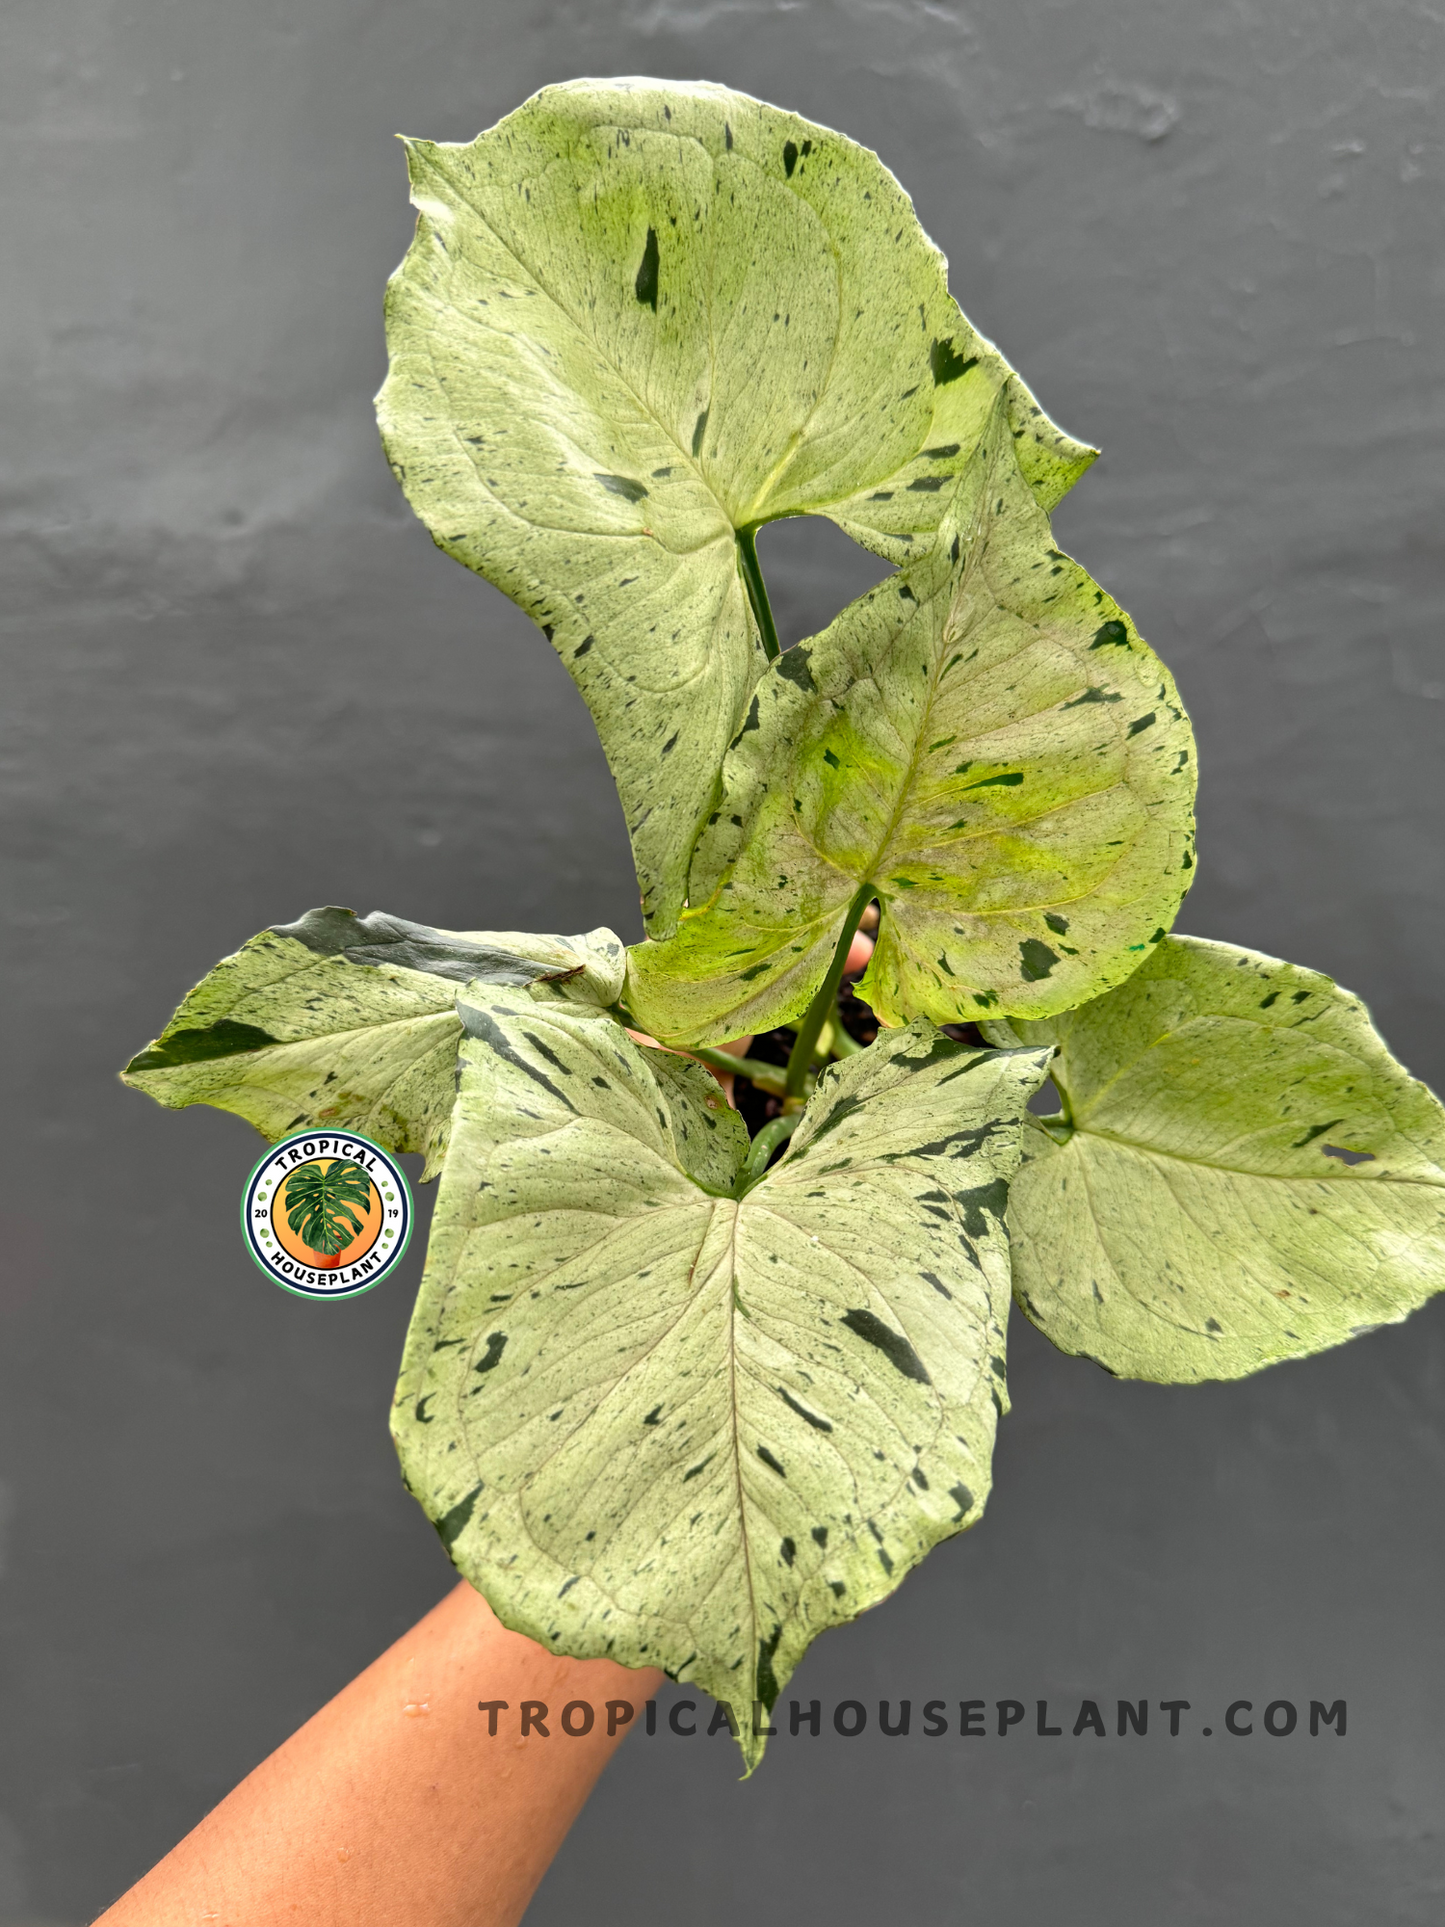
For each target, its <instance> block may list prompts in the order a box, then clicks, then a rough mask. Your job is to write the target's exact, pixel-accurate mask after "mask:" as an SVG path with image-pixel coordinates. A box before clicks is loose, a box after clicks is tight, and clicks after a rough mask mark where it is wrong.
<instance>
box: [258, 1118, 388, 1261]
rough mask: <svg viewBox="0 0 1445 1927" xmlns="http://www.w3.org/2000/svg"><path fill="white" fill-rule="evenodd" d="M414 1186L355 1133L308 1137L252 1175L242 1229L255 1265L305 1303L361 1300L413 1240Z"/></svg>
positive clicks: (294, 1140) (278, 1148) (288, 1141)
mask: <svg viewBox="0 0 1445 1927" xmlns="http://www.w3.org/2000/svg"><path fill="white" fill-rule="evenodd" d="M411 1216H412V1205H411V1187H410V1185H409V1184H408V1183H407V1181H406V1173H405V1172H404V1171H403V1170H402V1169H401V1167H400V1166H399V1165H398V1164H397V1163H396V1162H395V1160H394V1159H393V1158H392V1157H391V1156H390V1155H389V1154H388V1153H387V1152H385V1151H383V1150H382V1148H381V1146H380V1145H379V1144H373V1143H372V1141H371V1139H370V1138H366V1137H361V1136H359V1135H358V1134H357V1133H356V1132H355V1131H348V1132H343V1133H341V1134H340V1135H337V1134H335V1133H332V1132H324V1133H323V1132H320V1131H312V1132H307V1131H302V1132H298V1133H297V1135H296V1136H295V1137H288V1138H283V1139H282V1140H281V1142H280V1143H279V1144H273V1145H272V1146H271V1149H270V1150H269V1151H268V1152H267V1153H266V1155H265V1157H263V1158H262V1160H261V1162H260V1163H259V1164H258V1165H257V1166H256V1168H255V1170H254V1171H253V1172H252V1173H251V1177H250V1181H249V1183H248V1184H247V1186H246V1190H245V1195H244V1196H243V1198H242V1200H241V1229H242V1231H243V1233H244V1234H245V1239H246V1248H247V1250H248V1251H249V1252H250V1254H251V1256H252V1257H253V1258H254V1259H255V1260H256V1263H257V1264H258V1265H259V1266H260V1267H261V1269H262V1271H264V1272H265V1274H266V1276H267V1277H268V1278H269V1279H271V1281H272V1283H273V1284H278V1285H280V1287H281V1288H282V1290H283V1291H294V1292H296V1293H297V1294H298V1295H299V1296H300V1297H302V1298H355V1297H356V1296H357V1295H358V1294H359V1293H360V1292H363V1291H370V1290H371V1288H372V1286H373V1285H379V1284H380V1283H381V1281H382V1279H383V1278H384V1277H385V1276H386V1274H387V1273H388V1272H389V1271H390V1270H391V1269H392V1267H393V1266H394V1265H395V1264H396V1262H397V1260H398V1259H399V1258H400V1257H401V1254H402V1253H403V1252H404V1251H405V1250H406V1247H407V1241H408V1240H409V1239H410V1237H411Z"/></svg>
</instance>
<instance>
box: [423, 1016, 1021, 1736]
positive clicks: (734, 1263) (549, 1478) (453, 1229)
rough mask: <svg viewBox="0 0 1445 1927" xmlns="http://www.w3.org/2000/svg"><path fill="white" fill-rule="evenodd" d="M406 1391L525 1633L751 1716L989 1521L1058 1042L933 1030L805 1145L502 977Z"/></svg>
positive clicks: (470, 1019)
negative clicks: (1044, 1092) (1022, 1203)
mask: <svg viewBox="0 0 1445 1927" xmlns="http://www.w3.org/2000/svg"><path fill="white" fill-rule="evenodd" d="M458 1008H459V1009H460V1011H461V1014H462V1017H463V1020H464V1022H465V1023H466V1026H467V1030H468V1033H469V1036H468V1041H467V1042H466V1043H465V1044H464V1046H463V1049H462V1065H463V1072H462V1080H461V1092H460V1096H459V1098H458V1105H457V1114H456V1118H455V1121H454V1125H453V1130H452V1136H451V1142H450V1145H449V1147H448V1151H447V1156H446V1164H445V1167H444V1170H443V1174H442V1184H441V1191H440V1195H439V1197H438V1200H437V1210H436V1217H435V1220H434V1225H433V1231H432V1241H431V1250H430V1253H429V1255H428V1259H427V1269H426V1275H425V1277H424V1278H423V1281H422V1288H421V1294H420V1297H419V1299H418V1303H417V1309H416V1313H415V1316H414V1319H413V1323H412V1328H411V1332H410V1334H409V1336H408V1339H407V1347H406V1355H405V1359H404V1362H403V1367H402V1374H401V1381H400V1384H399V1386H398V1388H397V1398H396V1405H395V1409H394V1414H393V1430H394V1432H395V1435H396V1439H397V1445H398V1449H399V1450H400V1453H401V1459H402V1465H403V1469H404V1471H405V1474H406V1478H407V1482H408V1484H409V1485H410V1486H411V1489H412V1490H413V1491H414V1492H415V1493H416V1495H417V1497H418V1498H419V1499H420V1501H421V1503H422V1505H423V1506H424V1507H425V1509H426V1511H427V1513H428V1515H429V1516H430V1517H431V1518H432V1519H433V1520H434V1521H435V1523H436V1525H437V1527H438V1530H439V1531H440V1533H441V1535H442V1538H443V1540H444V1541H445V1543H446V1545H447V1547H448V1550H449V1551H450V1553H451V1556H452V1558H453V1560H454V1561H455V1562H456V1564H457V1566H458V1567H459V1568H460V1570H461V1571H462V1572H463V1573H464V1574H465V1575H466V1577H467V1578H468V1579H469V1580H471V1582H472V1583H473V1584H474V1585H475V1586H477V1587H478V1588H479V1590H481V1591H482V1592H483V1593H485V1594H486V1596H487V1598H488V1599H489V1600H490V1601H491V1603H492V1605H493V1607H494V1608H495V1610H496V1611H497V1613H498V1614H499V1615H500V1617H501V1618H502V1619H503V1621H504V1622H505V1623H506V1624H507V1625H509V1626H511V1627H514V1628H516V1629H517V1630H519V1631H522V1632H525V1633H526V1634H528V1635H529V1636H530V1637H531V1638H534V1639H538V1640H540V1641H541V1642H542V1643H543V1644H544V1645H547V1646H550V1647H551V1648H553V1650H555V1651H560V1652H567V1653H572V1654H576V1655H578V1656H598V1655H603V1654H606V1655H610V1656H611V1657H612V1658H614V1659H617V1660H620V1661H621V1662H622V1663H623V1664H625V1665H631V1666H642V1665H659V1666H662V1667H664V1668H665V1669H666V1670H667V1671H668V1672H669V1673H671V1674H672V1675H673V1676H674V1677H675V1678H680V1679H686V1680H690V1681H694V1682H696V1683H697V1684H698V1685H700V1686H702V1687H705V1688H706V1690H707V1691H708V1692H710V1693H712V1694H713V1695H714V1696H715V1697H716V1698H718V1699H720V1700H724V1701H727V1702H729V1703H730V1705H731V1706H732V1707H733V1709H734V1711H735V1715H736V1719H737V1722H738V1725H739V1726H740V1728H741V1734H740V1737H741V1742H742V1746H743V1751H744V1753H745V1755H746V1757H747V1759H748V1762H749V1765H750V1766H751V1765H753V1764H755V1763H756V1761H757V1759H758V1758H759V1757H760V1756H761V1752H762V1739H761V1737H760V1736H759V1735H758V1734H756V1733H755V1732H754V1731H753V1725H754V1721H753V1704H754V1702H755V1701H759V1702H761V1703H762V1704H763V1705H764V1706H771V1705H772V1703H773V1701H774V1699H775V1698H776V1696H777V1693H778V1692H779V1690H780V1689H781V1687H782V1686H783V1685H784V1684H785V1682H786V1681H787V1679H788V1677H789V1675H790V1674H791V1672H792V1671H793V1669H794V1667H795V1666H796V1665H797V1663H798V1661H799V1659H800V1658H801V1656H802V1654H803V1652H804V1651H805V1649H806V1648H807V1646H808V1644H809V1642H810V1641H811V1640H812V1639H813V1638H814V1636H815V1635H816V1634H817V1633H819V1632H821V1631H822V1630H823V1629H824V1627H826V1626H830V1625H833V1624H836V1623H838V1622H839V1621H842V1620H847V1619H851V1618H852V1617H853V1616H854V1615H855V1614H857V1613H859V1612H861V1611H862V1610H863V1609H864V1607H865V1606H868V1605H871V1604H873V1603H874V1602H875V1601H877V1600H879V1599H881V1598H883V1597H884V1596H885V1595H886V1594H888V1593H889V1592H891V1591H892V1589H893V1588H894V1587H895V1586H896V1585H897V1584H898V1582H899V1581H900V1579H901V1578H902V1576H903V1574H904V1573H905V1572H906V1571H907V1570H908V1569H909V1567H911V1566H913V1565H914V1564H916V1563H917V1561H918V1560H919V1559H921V1558H922V1557H923V1555H924V1553H925V1552H927V1551H928V1549H929V1548H930V1547H931V1546H932V1545H934V1544H936V1543H937V1542H938V1541H939V1540H940V1539H943V1538H946V1537H948V1536H949V1535H950V1534H951V1533H954V1532H957V1531H960V1530H961V1529H962V1528H963V1527H964V1526H966V1525H969V1524H971V1523H972V1522H973V1521H974V1520H975V1519H976V1518H977V1517H978V1515H979V1512H980V1510H981V1508H982V1505H983V1500H984V1497H985V1495H986V1493H987V1491H988V1486H989V1462H990V1454H991V1451H992V1446H993V1436H994V1426H995V1422H996V1420H997V1417H998V1414H999V1413H1000V1412H1001V1411H1002V1410H1003V1409H1004V1406H1003V1400H1004V1387H1003V1372H1004V1367H1003V1340H1004V1316H1005V1309H1006V1305H1007V1294H1008V1253H1007V1245H1006V1239H1005V1235H1004V1232H1003V1228H1002V1224H1001V1218H1002V1213H1003V1208H1004V1203H1005V1198H1006V1194H1007V1186H1008V1180H1009V1178H1010V1176H1011V1175H1012V1173H1013V1170H1014V1167H1015V1163H1016V1160H1017V1156H1018V1138H1019V1129H1020V1121H1021V1116H1022V1113H1023V1109H1024V1106H1025V1104H1026V1102H1027V1099H1028V1096H1029V1093H1030V1092H1031V1091H1032V1090H1033V1089H1034V1087H1035V1086H1036V1085H1037V1084H1038V1082H1039V1080H1040V1078H1041V1077H1042V1075H1043V1069H1044V1065H1045V1062H1046V1059H1045V1056H1044V1054H1043V1053H1041V1052H1028V1051H1022V1052H1020V1051H1011V1052H992V1051H978V1050H976V1049H972V1048H969V1047H967V1046H964V1045H961V1044H955V1043H953V1042H951V1041H950V1040H949V1039H947V1038H945V1037H942V1036H940V1035H939V1034H938V1033H937V1032H936V1031H935V1030H934V1029H933V1027H932V1026H931V1025H929V1024H927V1023H923V1022H920V1023H918V1024H915V1025H913V1026H911V1027H910V1028H909V1029H907V1030H901V1031H896V1032H893V1033H891V1034H890V1035H888V1036H887V1037H885V1038H882V1039H880V1040H879V1042H878V1044H877V1045H875V1046H874V1047H873V1048H872V1049H870V1050H868V1051H866V1052H864V1053H861V1054H859V1055H858V1056H855V1057H853V1058H850V1059H849V1060H848V1061H847V1062H845V1063H843V1064H841V1065H837V1066H834V1067H833V1069H831V1070H830V1071H829V1072H828V1073H827V1074H826V1075H825V1076H824V1078H823V1080H822V1082H821V1084H820V1085H819V1087H818V1089H817V1091H816V1093H815V1094H814V1096H813V1099H812V1101H811V1103H810V1104H809V1106H808V1109H807V1112H806V1113H805V1115H804V1118H803V1120H802V1122H801V1124H800V1125H799V1127H798V1129H797V1131H796V1133H795V1135H794V1138H793V1142H792V1147H791V1149H790V1151H789V1153H788V1155H787V1156H786V1157H785V1158H784V1159H783V1160H782V1161H781V1162H780V1163H778V1164H776V1165H775V1166H774V1167H773V1169H772V1170H771V1171H769V1172H768V1173H767V1174H766V1176H765V1177H763V1178H762V1180H761V1181H759V1182H757V1183H756V1184H754V1185H753V1186H752V1187H751V1188H745V1184H744V1181H743V1180H742V1178H741V1173H742V1168H743V1161H744V1158H745V1156H746V1152H747V1139H746V1134H745V1132H744V1131H743V1129H742V1127H741V1123H740V1120H739V1119H738V1117H737V1114H736V1113H735V1112H733V1111H731V1110H730V1109H729V1108H728V1107H727V1106H726V1105H725V1103H724V1102H723V1100H722V1096H721V1093H720V1091H719V1090H718V1089H717V1087H716V1085H715V1084H713V1083H711V1081H710V1080H709V1079H708V1077H707V1075H706V1073H704V1072H703V1071H702V1070H701V1069H700V1068H699V1067H697V1066H695V1065H691V1064H687V1063H684V1062H682V1061H681V1060H679V1059H677V1058H674V1057H669V1056H668V1055H667V1054H665V1053H663V1052H658V1051H652V1050H647V1049H644V1048H642V1047H640V1046H638V1045H637V1044H635V1043H634V1042H632V1040H631V1039H630V1038H629V1037H628V1035H627V1033H626V1032H625V1031H624V1030H623V1029H622V1028H621V1027H620V1026H619V1025H618V1024H616V1023H614V1022H613V1021H612V1020H611V1019H610V1018H608V1017H605V1016H602V1015H595V1016H589V1015H588V1014H587V1013H585V1012H583V1011H581V1010H573V1009H568V1008H566V1007H564V1006H561V1005H558V1004H548V1005H537V1004H526V1003H523V1002H522V1001H521V1000H519V999H517V998H516V997H515V996H507V995H506V994H505V993H492V994H488V993H487V991H486V988H485V986H482V985H477V986H474V987H473V989H472V990H470V991H468V992H467V993H466V994H465V995H464V996H463V997H462V998H461V999H460V1000H459V1004H458Z"/></svg>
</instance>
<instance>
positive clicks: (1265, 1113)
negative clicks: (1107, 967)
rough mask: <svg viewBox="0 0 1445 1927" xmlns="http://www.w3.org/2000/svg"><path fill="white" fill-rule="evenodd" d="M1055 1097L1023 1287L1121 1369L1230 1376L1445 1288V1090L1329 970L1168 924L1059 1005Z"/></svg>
mask: <svg viewBox="0 0 1445 1927" xmlns="http://www.w3.org/2000/svg"><path fill="white" fill-rule="evenodd" d="M986 1028H987V1029H988V1031H989V1034H990V1036H992V1037H994V1038H995V1040H996V1041H1001V1042H1002V1041H1014V1040H1015V1039H1016V1038H1023V1039H1024V1040H1026V1041H1027V1042H1028V1043H1031V1044H1052V1045H1054V1046H1056V1047H1057V1050H1058V1053H1059V1054H1058V1056H1057V1057H1056V1058H1055V1060H1054V1061H1053V1063H1052V1064H1051V1065H1050V1067H1049V1072H1050V1076H1051V1077H1052V1078H1053V1081H1054V1083H1055V1084H1056V1085H1057V1087H1058V1089H1059V1091H1060V1093H1061V1096H1062V1098H1063V1103H1064V1107H1065V1108H1064V1111H1063V1113H1062V1115H1060V1116H1058V1117H1055V1118H1050V1119H1045V1120H1044V1121H1043V1123H1042V1124H1034V1125H1032V1128H1031V1129H1030V1131H1029V1134H1028V1143H1029V1152H1028V1158H1027V1162H1026V1163H1025V1165H1024V1167H1023V1169H1022V1170H1021V1171H1020V1172H1019V1175H1018V1177H1017V1178H1016V1179H1015V1181H1014V1187H1013V1192H1012V1196H1011V1198H1010V1202H1009V1227H1010V1230H1011V1232H1012V1236H1013V1247H1014V1285H1015V1291H1016V1294H1017V1296H1018V1299H1019V1303H1020V1304H1021V1305H1022V1306H1023V1308H1024V1310H1025V1311H1026V1312H1027V1313H1028V1315H1029V1317H1030V1318H1031V1319H1033V1321H1034V1323H1035V1324H1036V1325H1037V1326H1038V1327H1039V1329H1040V1330H1041V1331H1043V1332H1044V1333H1046V1334H1047V1336H1048V1337H1049V1338H1051V1339H1052V1340H1053V1341H1054V1343H1055V1344H1056V1345H1058V1346H1059V1347H1060V1348H1061V1349H1062V1350H1064V1351H1066V1352H1079V1353H1082V1354H1083V1355H1084V1356H1085V1357H1088V1358H1094V1359H1097V1360H1098V1362H1099V1363H1100V1364H1101V1365H1104V1366H1106V1367H1107V1369H1108V1370H1109V1371H1111V1372H1114V1373H1116V1374H1118V1376H1119V1377H1121V1378H1148V1379H1155V1380H1158V1381H1160V1382H1175V1381H1189V1380H1194V1379H1207V1378H1239V1377H1242V1376H1243V1375H1244V1374H1245V1373H1247V1372H1255V1371H1258V1370H1259V1369H1260V1367H1261V1366H1264V1365H1271V1364H1274V1363H1275V1362H1276V1361H1277V1360H1280V1359H1285V1358H1300V1357H1302V1356H1304V1355H1305V1354H1306V1353H1308V1352H1317V1351H1323V1350H1324V1349H1325V1348H1326V1347H1327V1346H1330V1345H1338V1344H1341V1343H1342V1342H1343V1341H1344V1340H1345V1339H1347V1338H1352V1337H1355V1336H1356V1335H1358V1334H1359V1333H1360V1332H1365V1331H1372V1330H1373V1329H1374V1328H1375V1327H1376V1326H1377V1325H1387V1324H1395V1323H1398V1322H1399V1320H1400V1319H1402V1318H1405V1317H1407V1316H1408V1315H1409V1313H1410V1312H1412V1311H1414V1310H1415V1308H1416V1307H1417V1306H1418V1305H1420V1304H1422V1303H1423V1302H1424V1301H1425V1299H1427V1298H1428V1297H1430V1296H1431V1294H1432V1293H1434V1292H1437V1291H1439V1290H1441V1289H1442V1287H1445V1110H1442V1109H1441V1106H1440V1102H1439V1100H1438V1099H1437V1098H1436V1097H1435V1096H1434V1095H1433V1094H1432V1093H1431V1092H1430V1091H1429V1090H1427V1089H1426V1087H1425V1086H1424V1085H1423V1084H1420V1083H1417V1082H1416V1080H1415V1079H1414V1078H1412V1077H1411V1076H1410V1075H1409V1073H1408V1072H1407V1071H1405V1070H1404V1069H1403V1068H1402V1067H1401V1066H1400V1065H1399V1064H1397V1063H1396V1061H1395V1059H1394V1058H1393V1057H1391V1055H1390V1053H1389V1051H1388V1050H1387V1049H1386V1048H1385V1046H1384V1044H1383V1043H1382V1041H1381V1040H1380V1037H1379V1035H1378V1034H1377V1032H1376V1031H1375V1030H1374V1028H1373V1026H1372V1025H1371V1023H1370V1019H1369V1014H1368V1012H1367V1011H1366V1010H1365V1007H1364V1005H1363V1004H1362V1003H1361V1002H1360V1001H1359V999H1358V998H1357V997H1352V996H1351V995H1350V994H1349V992H1348V991H1344V990H1340V989H1339V988H1338V987H1337V986H1336V985H1335V984H1333V983H1332V982H1331V981H1330V979H1329V978H1328V977H1324V976H1321V975H1320V974H1319V973H1318V972H1317V971H1313V970H1301V969H1300V968H1298V967H1297V966H1296V965H1294V964H1287V963H1280V962H1279V961H1278V960H1277V959H1275V958H1273V957H1262V956H1259V955H1257V954H1256V953H1255V952H1254V951H1252V950H1237V949H1235V947H1234V946H1233V945H1232V944H1223V943H1206V942H1204V941H1202V940H1201V939H1200V938H1197V937H1171V938H1169V939H1168V940H1167V941H1166V942H1164V943H1162V944H1160V945H1159V947H1158V948H1157V949H1156V950H1155V951H1154V953H1153V954H1152V955H1151V956H1150V957H1149V959H1148V961H1147V962H1146V963H1145V964H1143V965H1142V966H1141V968H1140V969H1139V971H1138V972H1137V973H1136V975H1134V976H1133V977H1131V978H1130V979H1129V981H1128V982H1127V983H1126V984H1124V985H1122V986H1121V987H1120V988H1119V989H1117V990H1113V991H1111V992H1110V993H1109V994H1108V996H1106V997H1101V998H1099V1000H1098V1001H1097V1002H1096V1003H1091V1004H1086V1005H1085V1006H1084V1008H1083V1009H1082V1010H1074V1011H1070V1012H1068V1013H1067V1015H1065V1016H1062V1017H1056V1018H1054V1019H1052V1020H1051V1021H1048V1022H1041V1023H1019V1022H1015V1023H1013V1024H1011V1025H997V1026H995V1025H988V1026H986Z"/></svg>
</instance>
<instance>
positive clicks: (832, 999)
mask: <svg viewBox="0 0 1445 1927" xmlns="http://www.w3.org/2000/svg"><path fill="white" fill-rule="evenodd" d="M872 900H873V885H872V884H871V883H865V884H862V885H860V887H859V890H858V894H857V896H855V897H854V899H853V901H852V902H851V903H850V904H849V905H848V914H847V915H846V916H845V917H844V919H843V928H842V931H841V932H840V934H839V937H838V948H837V949H836V950H835V951H834V952H833V961H832V963H830V964H829V965H828V974H827V976H826V977H825V978H824V979H823V981H822V983H821V984H820V985H819V987H818V994H817V996H816V997H815V998H814V999H813V1001H812V1003H811V1004H809V1006H808V1008H807V1011H806V1012H805V1013H804V1016H803V1021H802V1023H801V1024H799V1026H798V1034H797V1036H796V1037H795V1038H794V1040H793V1048H792V1052H791V1054H790V1055H789V1058H788V1096H789V1097H801V1096H802V1094H803V1086H804V1084H806V1082H807V1079H808V1070H809V1067H810V1066H811V1064H812V1062H813V1047H814V1045H815V1044H816V1043H817V1041H818V1033H819V1031H820V1030H821V1029H822V1028H823V1020H824V1018H825V1017H827V1016H828V1014H829V1012H830V1011H831V1010H832V1009H833V1007H834V1005H835V1004H836V1003H837V1001H838V986H839V984H841V983H842V981H843V970H844V966H845V965H846V964H847V962H848V951H849V949H850V947H851V945H852V942H853V937H854V935H855V933H856V931H857V929H858V921H859V918H860V917H861V916H862V915H863V912H864V911H865V910H866V909H867V907H868V905H869V904H870V903H871V902H872Z"/></svg>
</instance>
